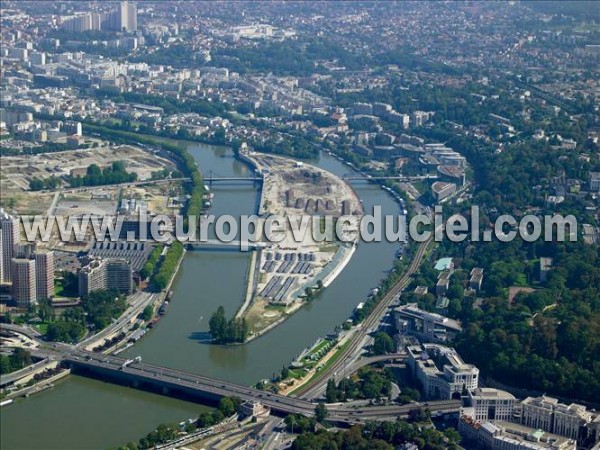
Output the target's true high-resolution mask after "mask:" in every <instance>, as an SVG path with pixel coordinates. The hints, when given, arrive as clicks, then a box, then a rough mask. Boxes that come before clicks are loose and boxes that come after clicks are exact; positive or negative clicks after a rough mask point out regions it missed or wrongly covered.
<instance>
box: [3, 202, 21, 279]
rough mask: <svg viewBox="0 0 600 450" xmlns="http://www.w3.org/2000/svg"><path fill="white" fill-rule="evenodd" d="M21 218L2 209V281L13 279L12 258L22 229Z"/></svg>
mask: <svg viewBox="0 0 600 450" xmlns="http://www.w3.org/2000/svg"><path fill="white" fill-rule="evenodd" d="M19 227H20V223H19V219H18V218H16V217H13V216H10V215H8V214H6V213H4V211H2V210H0V234H1V235H2V238H1V241H0V242H1V243H0V247H2V249H1V250H2V260H1V263H2V270H1V272H2V280H1V281H2V282H5V283H10V282H11V281H12V275H11V273H12V262H11V261H12V259H13V257H14V246H15V244H17V243H18V242H19V235H20V233H19V231H20V228H19Z"/></svg>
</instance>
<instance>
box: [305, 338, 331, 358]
mask: <svg viewBox="0 0 600 450" xmlns="http://www.w3.org/2000/svg"><path fill="white" fill-rule="evenodd" d="M333 345H335V344H334V343H333V342H332V341H329V340H327V339H323V340H322V341H321V342H319V344H318V345H317V346H315V348H313V349H312V350H311V351H310V352H308V354H307V355H306V356H305V357H304V358H302V362H303V363H305V364H306V363H311V362H315V359H321V357H322V356H325V355H324V353H325V352H327V351H329V349H330V348H331V347H332V346H333Z"/></svg>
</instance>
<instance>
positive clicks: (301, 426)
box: [284, 414, 316, 433]
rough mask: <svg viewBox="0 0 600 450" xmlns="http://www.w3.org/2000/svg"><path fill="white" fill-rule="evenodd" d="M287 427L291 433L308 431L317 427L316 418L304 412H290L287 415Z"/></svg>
mask: <svg viewBox="0 0 600 450" xmlns="http://www.w3.org/2000/svg"><path fill="white" fill-rule="evenodd" d="M284 421H285V428H286V430H287V431H289V432H290V433H307V432H310V431H313V430H314V429H315V424H316V420H315V419H314V418H312V417H306V416H303V415H302V414H289V415H287V416H286V417H285V419H284Z"/></svg>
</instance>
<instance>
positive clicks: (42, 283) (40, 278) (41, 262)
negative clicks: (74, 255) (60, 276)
mask: <svg viewBox="0 0 600 450" xmlns="http://www.w3.org/2000/svg"><path fill="white" fill-rule="evenodd" d="M34 257H35V286H36V297H37V300H38V301H40V300H47V299H49V298H52V297H53V296H54V253H53V252H51V251H36V252H35V256H34Z"/></svg>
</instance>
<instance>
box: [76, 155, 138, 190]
mask: <svg viewBox="0 0 600 450" xmlns="http://www.w3.org/2000/svg"><path fill="white" fill-rule="evenodd" d="M136 180H137V173H135V172H127V170H126V169H125V164H123V162H122V161H115V162H113V163H112V164H111V165H110V166H109V167H105V168H104V169H101V168H100V167H99V166H98V165H97V164H90V166H89V167H88V168H87V169H86V174H85V175H84V176H83V177H82V176H81V175H75V176H70V177H69V183H70V184H71V186H72V187H80V186H103V185H106V184H119V183H131V182H134V181H136Z"/></svg>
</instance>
